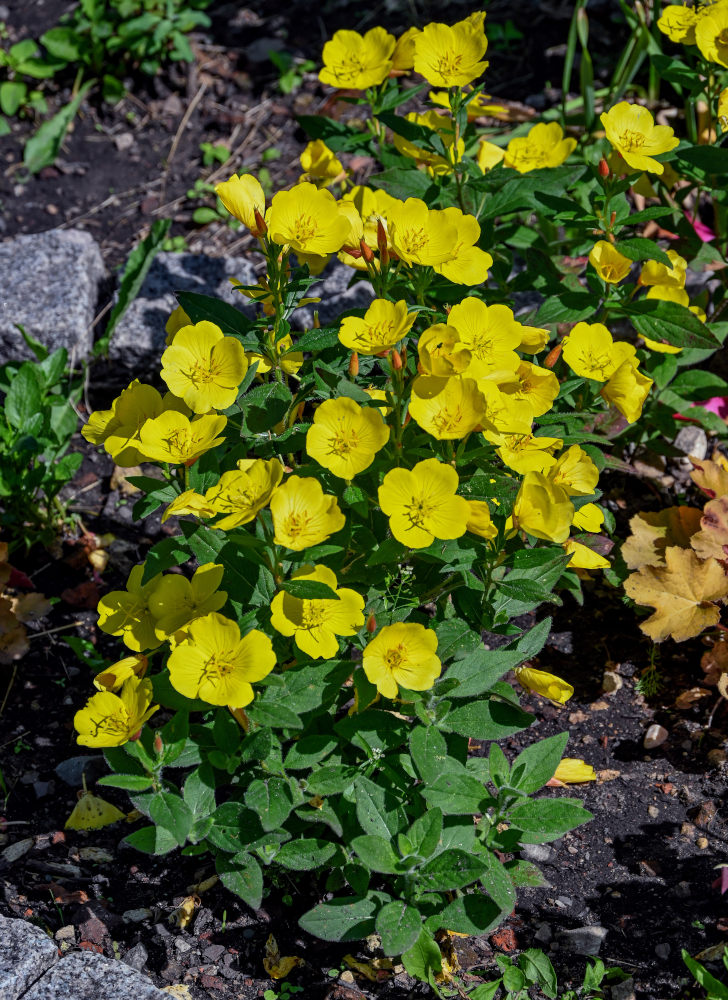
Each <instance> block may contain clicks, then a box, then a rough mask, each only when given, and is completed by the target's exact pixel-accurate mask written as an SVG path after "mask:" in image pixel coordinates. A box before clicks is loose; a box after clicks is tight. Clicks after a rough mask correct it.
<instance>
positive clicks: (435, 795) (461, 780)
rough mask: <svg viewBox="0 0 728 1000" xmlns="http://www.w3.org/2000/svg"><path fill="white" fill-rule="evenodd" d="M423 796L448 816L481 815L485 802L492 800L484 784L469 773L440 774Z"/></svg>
mask: <svg viewBox="0 0 728 1000" xmlns="http://www.w3.org/2000/svg"><path fill="white" fill-rule="evenodd" d="M422 795H423V797H424V798H425V799H426V801H427V802H428V803H429V805H430V806H433V807H434V806H436V807H438V808H440V809H442V811H443V813H445V815H446V816H457V815H463V816H465V815H473V814H477V813H481V812H482V811H483V809H482V805H483V800H484V799H489V798H490V795H489V794H488V792H487V790H486V789H485V788H484V787H483V784H482V782H480V781H478V779H477V778H474V777H472V775H469V774H467V773H460V774H440V775H438V777H437V778H435V779H434V780H430V781H428V783H427V784H426V785H425V786H424V788H423V789H422Z"/></svg>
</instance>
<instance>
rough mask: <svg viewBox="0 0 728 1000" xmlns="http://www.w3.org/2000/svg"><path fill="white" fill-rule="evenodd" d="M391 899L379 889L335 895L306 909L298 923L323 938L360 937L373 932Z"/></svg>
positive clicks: (333, 939)
mask: <svg viewBox="0 0 728 1000" xmlns="http://www.w3.org/2000/svg"><path fill="white" fill-rule="evenodd" d="M388 902H389V896H387V895H385V894H384V893H378V892H370V893H367V895H366V896H364V897H356V896H354V897H352V896H348V897H343V898H340V899H332V900H331V901H330V902H328V903H319V904H318V905H317V906H314V907H313V909H311V910H309V911H308V912H307V913H304V914H303V916H302V917H301V918H300V920H299V921H298V924H299V927H301V929H302V930H304V931H307V932H308V933H309V934H313V935H314V936H315V937H317V938H321V939H322V940H323V941H360V940H361V939H362V938H365V937H367V935H368V934H371V933H372V932H373V930H374V918H375V915H376V913H377V912H378V910H380V909H381V907H382V906H383V905H384V904H385V903H388ZM438 954H439V952H438Z"/></svg>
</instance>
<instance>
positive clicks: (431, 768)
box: [409, 726, 459, 784]
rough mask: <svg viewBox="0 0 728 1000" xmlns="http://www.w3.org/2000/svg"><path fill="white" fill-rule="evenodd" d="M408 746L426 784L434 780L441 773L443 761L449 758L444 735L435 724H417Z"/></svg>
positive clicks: (455, 762)
mask: <svg viewBox="0 0 728 1000" xmlns="http://www.w3.org/2000/svg"><path fill="white" fill-rule="evenodd" d="M409 747H410V753H411V754H412V760H413V761H414V764H415V767H416V768H417V770H418V771H419V773H420V777H421V778H422V780H423V781H424V782H425V783H426V784H429V783H430V782H432V781H435V779H436V778H437V777H439V775H441V774H442V771H443V765H444V764H445V762H446V761H449V760H450V759H451V758H450V757H449V756H448V752H447V743H445V737H444V736H443V735H442V733H441V732H440V730H439V729H437V728H436V727H435V726H417V727H416V728H415V729H413V730H412V732H411V734H410V738H409ZM453 763H454V764H457V763H458V762H457V761H454V762H453ZM456 769H457V770H459V768H456Z"/></svg>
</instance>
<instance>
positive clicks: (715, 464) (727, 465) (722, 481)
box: [690, 451, 728, 497]
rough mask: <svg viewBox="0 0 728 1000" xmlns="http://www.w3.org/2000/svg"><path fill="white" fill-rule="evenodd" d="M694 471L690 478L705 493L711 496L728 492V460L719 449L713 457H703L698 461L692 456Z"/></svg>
mask: <svg viewBox="0 0 728 1000" xmlns="http://www.w3.org/2000/svg"><path fill="white" fill-rule="evenodd" d="M690 461H691V462H692V463H693V471H692V472H691V473H690V478H691V479H692V481H693V482H694V483H695V485H696V486H697V487H699V489H701V490H702V491H703V493H707V494H708V496H709V497H722V496H725V495H726V494H727V493H728V461H727V460H726V458H725V457H724V456H723V455H721V453H720V452H719V451H714V452H713V458H712V459H709V458H702V459H700V461H698V460H697V459H695V458H691V459H690Z"/></svg>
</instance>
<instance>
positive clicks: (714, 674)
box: [700, 633, 728, 685]
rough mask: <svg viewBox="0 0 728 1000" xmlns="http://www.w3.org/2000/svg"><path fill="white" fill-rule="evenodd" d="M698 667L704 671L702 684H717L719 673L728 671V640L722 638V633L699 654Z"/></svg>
mask: <svg viewBox="0 0 728 1000" xmlns="http://www.w3.org/2000/svg"><path fill="white" fill-rule="evenodd" d="M700 668H701V670H703V671H704V673H705V678H704V680H703V683H704V684H710V685H714V684H717V683H718V678H719V677H720V675H721V674H726V673H728V642H726V641H725V640H724V639H723V634H722V633H721V636H720V638H719V639H717V640H716V641H715V642H714V643H713V645H712V646H711V647H710V649H706V650H705V652H704V653H703V655H702V656H701V658H700Z"/></svg>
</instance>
